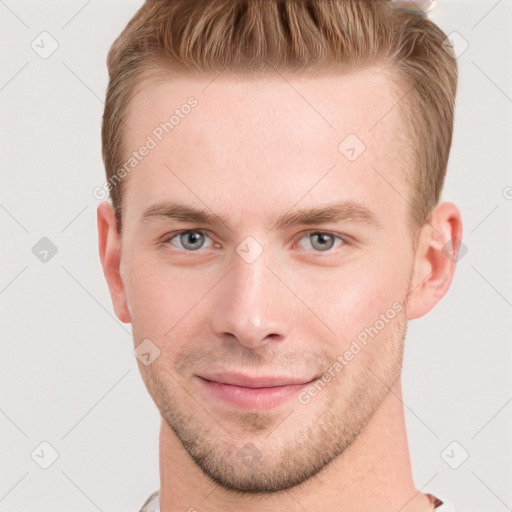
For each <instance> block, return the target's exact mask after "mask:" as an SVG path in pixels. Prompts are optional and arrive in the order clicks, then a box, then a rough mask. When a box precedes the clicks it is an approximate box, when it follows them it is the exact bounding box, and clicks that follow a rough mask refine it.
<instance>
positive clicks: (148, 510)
mask: <svg viewBox="0 0 512 512" xmlns="http://www.w3.org/2000/svg"><path fill="white" fill-rule="evenodd" d="M158 493H159V491H155V492H154V493H153V494H152V495H151V496H150V497H149V498H148V499H147V500H146V502H145V503H144V505H142V508H141V509H140V512H160V503H159V501H158ZM425 495H426V496H427V498H428V499H429V500H430V503H432V505H434V510H435V511H436V512H456V511H455V508H454V506H453V505H452V504H451V503H450V502H449V501H447V500H446V499H444V498H443V501H441V500H440V499H439V498H438V497H436V496H434V495H433V494H428V493H426V494H425Z"/></svg>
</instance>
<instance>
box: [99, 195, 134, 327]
mask: <svg viewBox="0 0 512 512" xmlns="http://www.w3.org/2000/svg"><path fill="white" fill-rule="evenodd" d="M97 224H98V249H99V256H100V261H101V266H102V267H103V275H104V276H105V279H106V281H107V285H108V289H109V292H110V297H111V299H112V305H113V306H114V311H115V314H116V316H117V317H118V318H119V320H121V322H123V323H129V322H131V316H130V312H129V309H128V305H127V301H126V293H125V288H124V284H123V281H122V278H121V272H120V265H121V239H120V237H119V235H118V233H117V229H116V218H115V212H114V208H113V207H112V205H111V204H110V203H109V202H108V201H103V202H102V203H100V204H99V205H98V209H97Z"/></svg>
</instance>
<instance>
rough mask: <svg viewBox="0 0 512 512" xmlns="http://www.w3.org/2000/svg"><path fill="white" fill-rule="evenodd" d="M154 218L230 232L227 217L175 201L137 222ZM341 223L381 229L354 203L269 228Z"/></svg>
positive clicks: (288, 217)
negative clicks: (217, 226)
mask: <svg viewBox="0 0 512 512" xmlns="http://www.w3.org/2000/svg"><path fill="white" fill-rule="evenodd" d="M158 218H162V219H171V220H176V221H181V222H187V223H194V224H202V225H210V226H214V225H219V224H224V225H225V226H227V227H228V228H229V229H231V230H232V226H231V224H230V222H229V220H228V219H227V218H224V217H222V216H220V215H217V214H216V213H214V212H212V211H211V210H208V209H203V208H197V207H195V206H191V205H187V204H184V203H179V202H172V201H162V202H159V203H156V204H154V205H152V206H150V207H149V208H148V209H147V210H146V211H145V212H144V213H143V214H142V217H141V222H147V221H150V220H152V219H158ZM342 220H343V221H349V222H356V223H358V224H362V225H367V226H370V227H374V228H382V224H381V222H380V221H379V220H378V218H377V215H376V214H375V213H374V212H372V211H371V210H369V209H368V208H367V207H366V206H364V205H362V204H359V203H356V202H354V201H341V202H336V203H328V204H325V205H321V206H317V207H312V208H302V209H299V210H294V211H291V212H286V213H284V214H283V215H280V216H279V217H278V219H277V220H276V222H275V223H274V224H273V226H272V228H270V229H273V228H277V229H281V230H283V229H286V228H289V227H291V226H295V225H300V224H303V225H317V224H323V223H327V222H338V221H342Z"/></svg>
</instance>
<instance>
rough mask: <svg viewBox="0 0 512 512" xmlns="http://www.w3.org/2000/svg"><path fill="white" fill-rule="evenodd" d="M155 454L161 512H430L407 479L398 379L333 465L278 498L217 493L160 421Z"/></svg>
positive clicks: (220, 490)
mask: <svg viewBox="0 0 512 512" xmlns="http://www.w3.org/2000/svg"><path fill="white" fill-rule="evenodd" d="M159 449H160V454H159V456H160V512H178V511H183V510H190V511H191V512H193V511H194V510H200V511H201V512H223V511H225V510H230V509H233V508H236V510H237V511H240V512H257V511H261V510H263V509H264V510H265V511H268V512H274V511H276V512H277V511H282V510H283V509H284V510H287V511H289V512H303V511H304V510H311V511H312V510H332V511H336V512H345V511H347V512H348V511H350V512H363V511H365V512H366V511H370V510H371V511H379V512H387V511H389V512H392V511H393V512H396V511H397V510H400V511H401V512H427V511H429V510H432V507H431V505H430V503H429V501H428V499H427V497H426V496H425V495H424V494H422V493H421V492H419V491H418V490H417V489H416V488H415V486H414V483H413V479H412V471H411V463H410V456H409V449H408V443H407V435H406V429H405V418H404V410H403V403H402V388H401V381H400V379H397V380H396V382H395V383H394V385H393V386H392V387H391V388H390V391H389V393H388V394H387V396H386V397H385V399H384V400H383V402H382V404H381V406H380V407H379V408H378V409H377V411H376V412H375V414H374V415H373V416H372V418H371V419H370V421H369V422H368V424H367V426H366V428H365V429H364V430H363V431H362V432H361V433H360V434H359V436H358V437H357V438H356V439H355V441H354V442H353V443H352V444H351V445H350V446H349V447H348V448H347V449H346V450H345V451H344V452H343V453H342V454H341V455H340V456H339V457H338V458H337V459H335V460H334V461H332V462H331V464H329V465H328V466H326V467H324V468H323V469H322V470H321V471H320V472H319V473H317V474H316V475H315V476H314V477H313V478H311V479H310V480H309V481H307V482H305V483H304V484H303V485H300V486H296V487H294V488H291V489H288V490H285V491H282V492H278V493H273V494H267V495H262V496H255V495H247V496H243V495H240V493H238V494H235V493H234V492H233V491H229V490H226V489H223V488H221V487H219V486H218V485H217V484H216V483H215V482H213V481H212V480H211V479H210V478H209V477H208V476H207V475H205V474H204V473H203V472H202V471H201V470H200V469H199V468H198V467H197V466H196V465H195V463H194V461H193V460H192V459H191V457H190V456H189V454H188V453H187V452H186V451H185V449H184V448H183V446H182V444H181V442H180V441H179V439H178V438H177V437H176V435H175V434H174V432H173V431H172V429H171V428H170V427H169V426H168V425H167V422H165V421H162V426H161V430H160V445H159Z"/></svg>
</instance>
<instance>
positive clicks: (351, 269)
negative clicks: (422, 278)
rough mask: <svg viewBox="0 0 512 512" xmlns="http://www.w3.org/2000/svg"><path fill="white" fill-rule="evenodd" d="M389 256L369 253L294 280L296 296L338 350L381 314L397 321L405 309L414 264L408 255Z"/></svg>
mask: <svg viewBox="0 0 512 512" xmlns="http://www.w3.org/2000/svg"><path fill="white" fill-rule="evenodd" d="M383 254H385V253H383ZM388 254H390V255H391V256H388V257H383V256H382V255H381V256H380V257H378V256H377V254H368V255H365V256H364V257H361V258H354V259H353V260H352V261H351V262H350V263H348V264H347V265H344V266H341V267H337V268H330V269H329V271H328V272H325V269H323V271H322V272H318V271H316V270H312V271H311V272H305V273H303V274H302V276H301V279H297V278H295V279H294V281H295V287H294V288H293V289H294V290H297V295H299V296H300V297H301V298H302V299H303V301H304V303H305V304H308V305H310V307H311V309H312V310H313V311H314V312H315V313H316V315H317V316H318V317H319V318H320V320H322V321H323V322H324V323H325V324H326V325H327V326H329V327H330V329H331V330H332V331H333V332H334V333H335V334H336V336H335V339H336V343H337V348H340V344H341V346H343V345H344V344H346V343H349V344H350V341H351V340H352V339H353V338H354V337H356V336H357V335H358V334H359V333H360V332H362V331H364V329H365V328H367V327H370V326H373V325H374V324H375V322H376V321H378V320H379V319H380V318H381V315H386V314H387V317H386V318H388V317H389V318H394V317H395V315H396V312H397V311H399V310H401V309H404V308H405V305H404V304H403V301H404V299H405V296H406V293H407V285H408V282H409V268H410V265H411V262H409V261H408V260H407V257H408V256H407V253H406V252H403V253H402V254H404V255H405V257H402V258H401V257H400V256H397V252H396V251H392V250H390V252H389V253H388ZM378 325H380V323H379V324H378Z"/></svg>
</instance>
